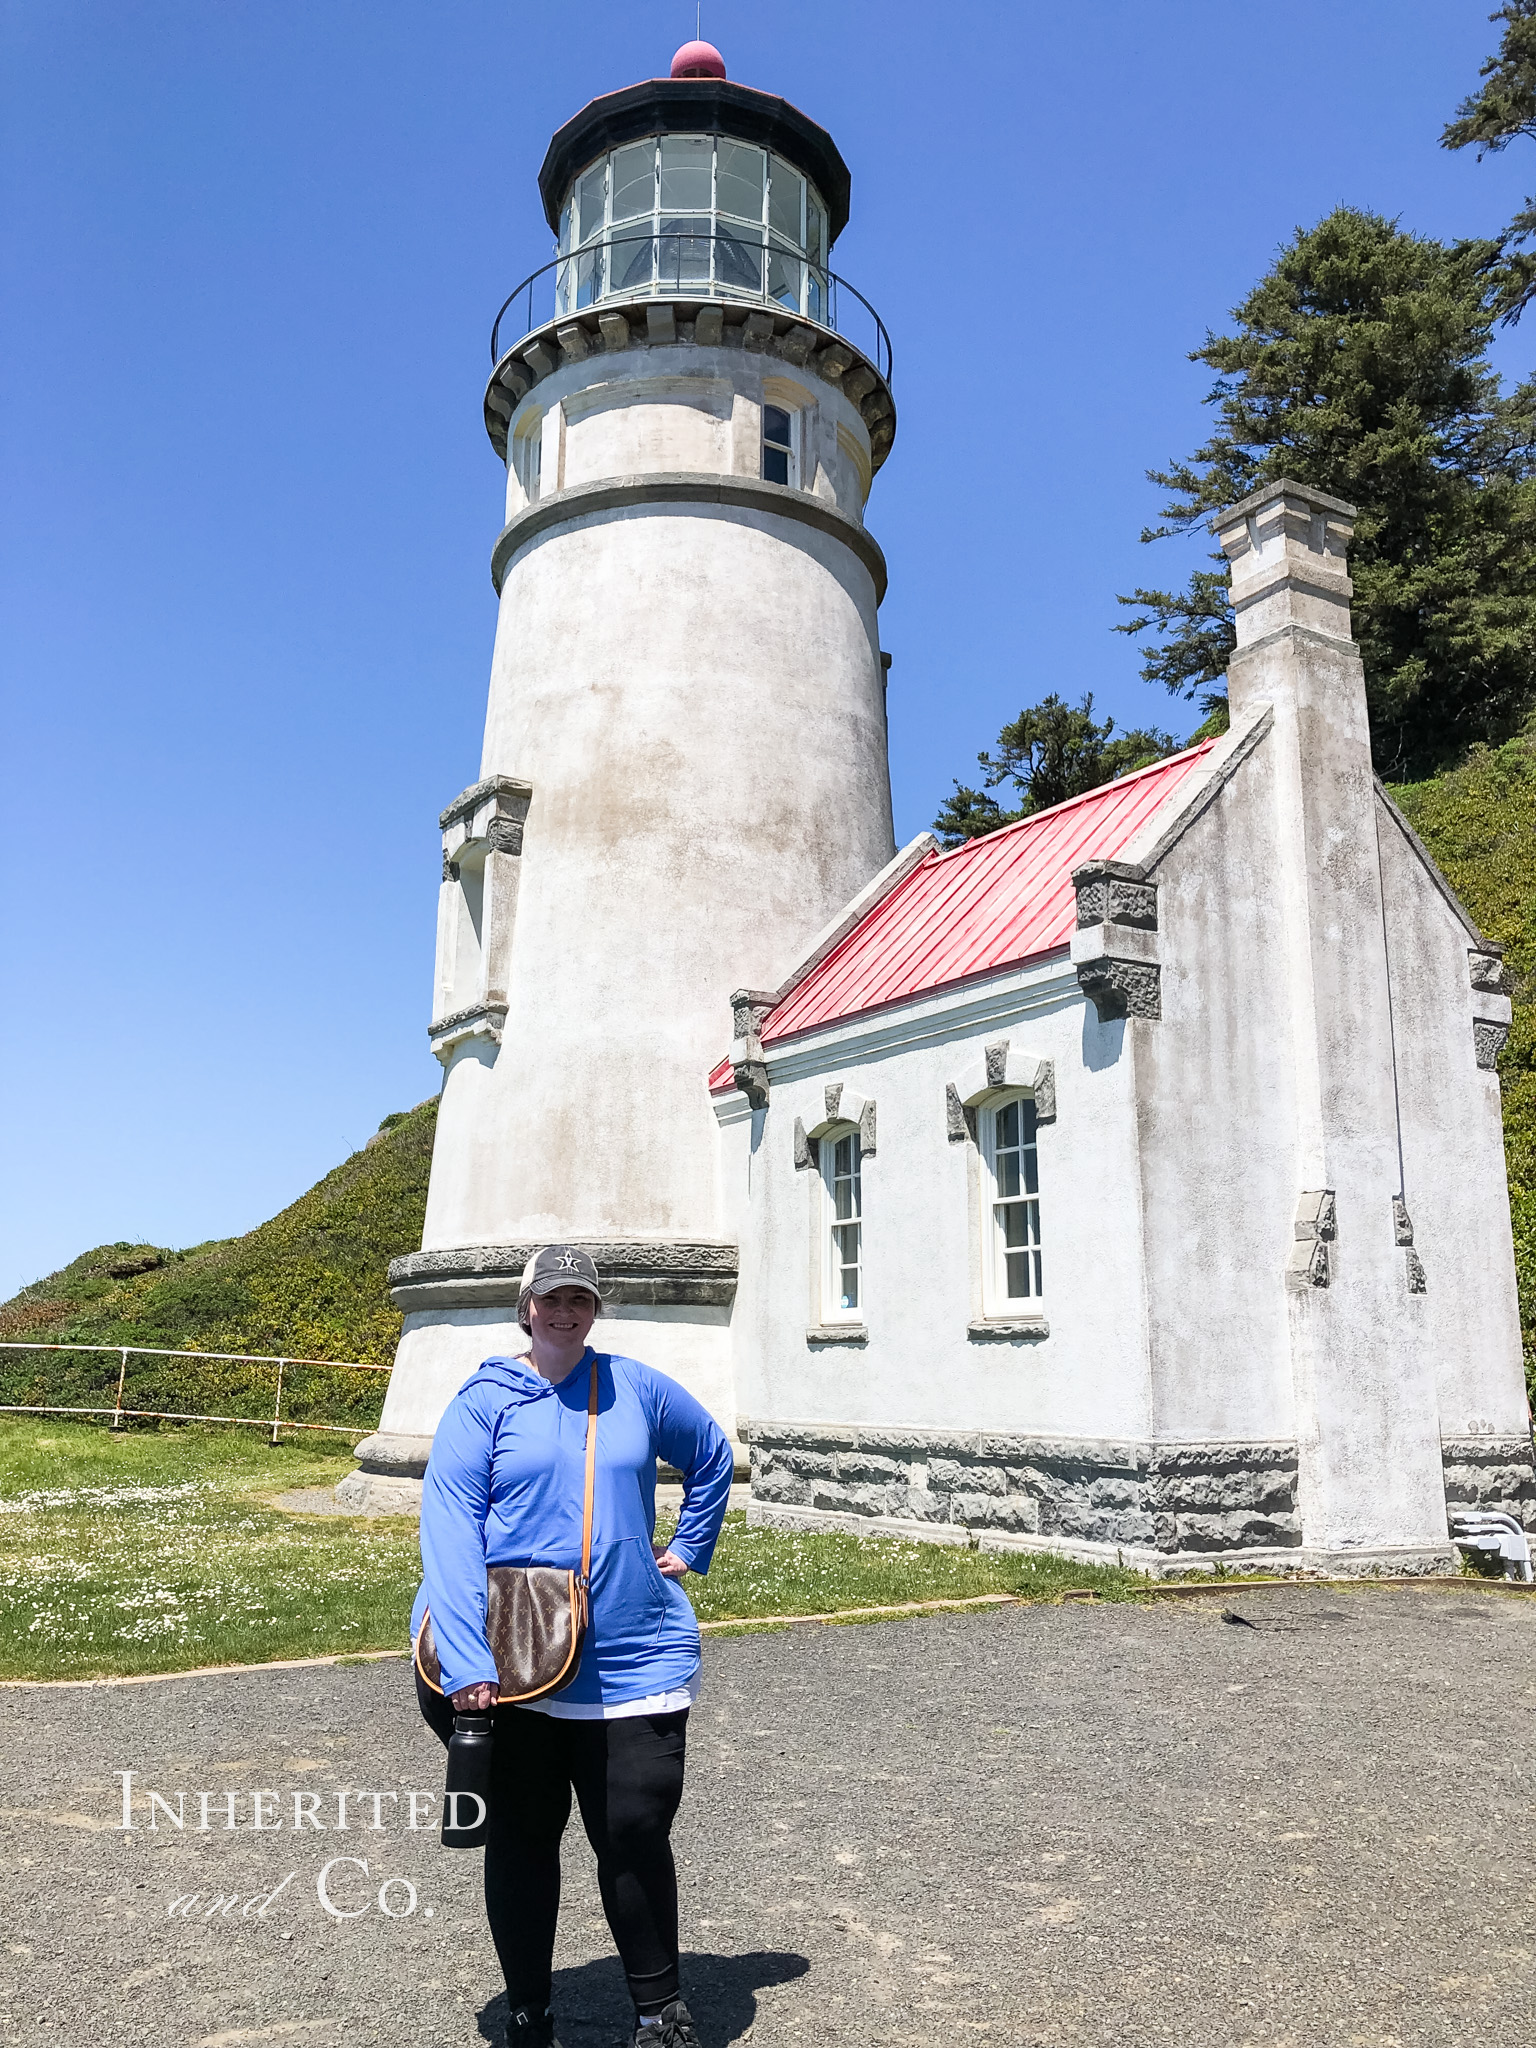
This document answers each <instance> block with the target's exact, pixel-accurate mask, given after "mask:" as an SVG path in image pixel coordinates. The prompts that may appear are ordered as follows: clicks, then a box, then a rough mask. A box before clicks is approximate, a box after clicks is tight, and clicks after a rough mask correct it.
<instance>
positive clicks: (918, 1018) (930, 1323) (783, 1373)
mask: <svg viewBox="0 0 1536 2048" xmlns="http://www.w3.org/2000/svg"><path fill="white" fill-rule="evenodd" d="M1000 1038H1006V1039H1007V1040H1008V1041H1009V1045H1010V1049H1011V1050H1012V1051H1014V1052H1017V1053H1021V1054H1024V1055H1026V1056H1029V1057H1032V1058H1036V1059H1049V1060H1052V1061H1053V1062H1054V1063H1055V1070H1056V1094H1057V1115H1056V1119H1055V1121H1054V1122H1052V1123H1045V1124H1042V1125H1041V1126H1040V1130H1039V1161H1040V1185H1041V1232H1042V1242H1043V1249H1044V1268H1045V1276H1046V1294H1045V1298H1044V1300H1043V1302H1042V1303H1041V1304H1039V1306H1040V1307H1041V1308H1043V1310H1044V1313H1045V1314H1046V1316H1047V1317H1048V1320H1049V1324H1050V1334H1049V1335H1048V1336H1046V1337H1044V1338H1038V1339H1036V1338H1030V1339H1012V1340H1007V1341H998V1340H997V1339H996V1338H991V1337H987V1338H979V1337H973V1336H971V1335H970V1334H969V1332H968V1326H969V1324H970V1322H971V1321H972V1319H973V1318H975V1317H976V1316H978V1314H979V1313H980V1309H981V1302H980V1252H979V1241H978V1240H977V1238H976V1235H975V1232H976V1230H977V1228H978V1227H979V1221H978V1220H977V1219H975V1218H974V1216H973V1210H974V1205H975V1202H976V1193H975V1192H974V1191H973V1186H972V1182H973V1180H974V1177H975V1176H976V1173H977V1167H978V1160H977V1155H976V1148H975V1147H974V1146H973V1145H972V1144H970V1143H969V1142H967V1143H964V1144H956V1143H951V1142H950V1140H949V1138H948V1135H947V1125H946V1117H945V1089H946V1084H948V1083H949V1082H951V1081H956V1080H958V1079H959V1078H960V1077H961V1076H962V1075H963V1074H965V1073H966V1072H967V1071H968V1070H969V1069H971V1068H973V1067H974V1065H975V1063H976V1062H977V1061H978V1060H979V1059H980V1057H981V1054H982V1048H983V1046H985V1045H988V1044H993V1043H995V1042H996V1041H997V1040H999V1039H1000ZM769 1074H770V1085H771V1095H770V1101H769V1106H768V1109H767V1111H766V1112H764V1113H761V1114H759V1115H758V1116H756V1117H754V1118H752V1119H751V1123H752V1125H753V1127H754V1136H755V1140H756V1143H755V1149H754V1150H753V1151H752V1152H751V1155H750V1192H749V1194H748V1195H747V1196H746V1201H747V1209H748V1214H749V1217H750V1223H749V1224H748V1226H747V1227H746V1229H745V1231H744V1235H743V1245H744V1249H745V1251H746V1254H747V1258H746V1260H745V1261H744V1267H745V1268H746V1269H745V1270H744V1274H743V1285H742V1290H741V1293H740V1295H739V1297H738V1303H737V1317H736V1361H737V1367H736V1369H737V1387H738V1403H739V1406H740V1409H741V1412H742V1414H743V1415H746V1416H749V1417H752V1418H774V1419H776V1420H780V1421H782V1420H786V1419H791V1420H795V1421H808V1422H835V1423H854V1424H860V1423H864V1424H890V1425H908V1426H912V1427H923V1428H928V1429H935V1430H945V1429H950V1430H956V1431H974V1430H998V1431H1011V1432H1020V1433H1026V1434H1032V1435H1040V1436H1049V1437H1117V1438H1124V1439H1138V1438H1142V1437H1144V1436H1145V1435H1146V1433H1147V1430H1148V1426H1149V1419H1150V1417H1149V1407H1148V1382H1147V1371H1146V1353H1145V1346H1144V1339H1143V1303H1142V1290H1141V1276H1140V1252H1139V1234H1138V1191H1137V1172H1136V1158H1135V1125H1134V1117H1133V1113H1132V1106H1131V1102H1132V1087H1133V1082H1132V1074H1131V1060H1130V1055H1129V1048H1128V1044H1127V1040H1126V1035H1125V1032H1124V1028H1123V1026H1122V1025H1119V1024H1111V1025H1101V1024H1100V1023H1099V1022H1098V1019H1097V1017H1096V1016H1095V1013H1094V1012H1093V1010H1092V1009H1091V1008H1090V1007H1089V1006H1088V1005H1087V1004H1086V1003H1085V1002H1084V1001H1083V999H1082V997H1081V996H1080V994H1079V993H1078V989H1077V983H1076V978H1075V976H1074V975H1073V973H1072V971H1071V969H1070V968H1067V967H1065V966H1064V964H1063V963H1062V962H1061V961H1060V960H1057V961H1055V962H1051V963H1047V964H1045V965H1042V966H1036V967H1034V968H1032V969H1029V970H1026V971H1024V972H1015V973H1012V974H1008V975H1003V976H999V977H996V978H994V979H992V980H990V981H988V982H986V983H985V984H981V985H979V986H978V987H976V988H973V989H969V990H965V991H960V992H956V993H952V994H950V995H947V996H939V997H929V998H927V999H924V1000H921V1001H918V1002H915V1003H911V1004H904V1005H902V1006H901V1007H900V1008H899V1009H898V1010H893V1011H888V1012H879V1013H876V1014H875V1015H873V1016H866V1017H861V1018H856V1019H853V1020H850V1021H849V1022H848V1023H846V1024H843V1025H841V1026H837V1027H834V1028H831V1029H829V1030H826V1031H822V1032H816V1033H810V1034H807V1036H806V1037H805V1038H803V1039H798V1040H795V1041H793V1042H792V1043H791V1044H790V1045H788V1046H785V1047H783V1048H778V1049H772V1051H771V1057H770V1059H769ZM835 1081H841V1082H843V1083H845V1084H846V1086H847V1087H848V1088H849V1089H850V1090H852V1091H857V1092H858V1093H859V1094H862V1095H865V1096H870V1097H873V1098H874V1101H875V1105H876V1120H877V1149H876V1152H875V1155H874V1157H872V1158H869V1159H866V1161H865V1162H864V1167H863V1200H864V1217H865V1222H864V1257H865V1276H864V1287H865V1310H864V1316H863V1320H864V1323H865V1325H866V1327H867V1329H868V1339H867V1342H866V1343H864V1344H861V1345H857V1346H855V1345H843V1344H825V1345H823V1344H817V1343H811V1342H808V1341H807V1330H808V1328H809V1327H810V1326H811V1325H812V1324H813V1323H814V1322H815V1321H816V1320H817V1313H818V1312H817V1310H816V1306H815V1302H814V1297H813V1272H814V1270H815V1265H816V1260H817V1259H818V1258H819V1256H820V1251H821V1244H820V1239H821V1231H820V1226H819V1223H818V1222H817V1221H816V1220H815V1215H816V1211H815V1204H816V1202H817V1201H818V1199H819V1182H820V1176H819V1174H818V1173H817V1172H816V1171H814V1170H811V1171H806V1170H799V1171H797V1170H796V1167H795V1164H794V1124H795V1119H796V1117H797V1116H798V1117H799V1118H801V1120H802V1121H803V1122H804V1124H805V1126H806V1128H807V1129H810V1128H813V1127H814V1126H815V1125H816V1124H818V1123H821V1122H823V1121H824V1091H825V1088H826V1085H827V1084H828V1083H829V1082H835ZM739 1103H740V1098H739V1097H738V1098H735V1104H736V1105H739ZM733 1114H735V1115H737V1116H739V1115H740V1109H739V1106H737V1107H735V1108H734V1109H733ZM739 1128H740V1127H739V1126H735V1125H733V1126H732V1129H733V1130H736V1129H739ZM743 1149H744V1148H741V1147H740V1146H738V1149H737V1151H736V1154H735V1160H736V1164H735V1167H734V1171H735V1173H736V1175H737V1177H738V1185H740V1182H741V1181H742V1180H744V1179H745V1178H746V1176H745V1173H744V1172H743V1168H744V1166H745V1165H746V1161H745V1159H743V1157H742V1150H743ZM1027 1306H1028V1307H1030V1308H1031V1309H1033V1308H1034V1307H1035V1306H1036V1304H1034V1303H1030V1304H1028V1305H1027Z"/></svg>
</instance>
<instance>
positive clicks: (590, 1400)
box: [581, 1351, 597, 1585]
mask: <svg viewBox="0 0 1536 2048" xmlns="http://www.w3.org/2000/svg"><path fill="white" fill-rule="evenodd" d="M596 1480H597V1353H596V1352H595V1351H594V1352H593V1354H592V1376H591V1381H590V1384H589V1385H588V1388H587V1483H586V1488H585V1491H584V1492H583V1494H582V1500H581V1582H582V1584H583V1585H586V1583H587V1582H588V1580H589V1579H590V1578H591V1576H592V1492H593V1488H594V1486H595V1485H596Z"/></svg>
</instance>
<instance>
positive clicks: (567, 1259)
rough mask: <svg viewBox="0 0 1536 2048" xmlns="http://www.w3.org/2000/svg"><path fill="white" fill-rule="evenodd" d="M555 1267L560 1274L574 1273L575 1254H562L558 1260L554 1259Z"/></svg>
mask: <svg viewBox="0 0 1536 2048" xmlns="http://www.w3.org/2000/svg"><path fill="white" fill-rule="evenodd" d="M555 1266H556V1269H557V1270H558V1271H559V1272H561V1273H574V1272H575V1271H576V1254H575V1253H574V1252H562V1253H561V1254H560V1256H559V1258H558V1259H556V1261H555Z"/></svg>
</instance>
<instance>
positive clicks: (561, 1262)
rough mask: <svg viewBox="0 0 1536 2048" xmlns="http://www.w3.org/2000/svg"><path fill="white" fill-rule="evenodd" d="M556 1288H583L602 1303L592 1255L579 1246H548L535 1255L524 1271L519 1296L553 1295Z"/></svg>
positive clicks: (601, 1292) (599, 1282) (601, 1289)
mask: <svg viewBox="0 0 1536 2048" xmlns="http://www.w3.org/2000/svg"><path fill="white" fill-rule="evenodd" d="M557 1287H584V1288H585V1289H586V1290H587V1292H588V1294H591V1295H595V1296H596V1297H597V1299H598V1300H599V1301H601V1300H602V1298H603V1288H602V1283H601V1281H600V1280H599V1279H598V1277H597V1267H596V1266H595V1265H594V1264H593V1263H592V1254H591V1253H590V1252H584V1251H583V1250H582V1248H581V1246H580V1245H577V1244H547V1245H545V1246H544V1247H543V1249H542V1250H540V1251H536V1252H535V1253H534V1255H533V1257H532V1258H531V1259H530V1260H529V1261H528V1263H527V1265H526V1266H524V1268H523V1277H522V1280H521V1282H520V1283H519V1286H518V1292H519V1294H553V1293H554V1291H555V1289H556V1288H557Z"/></svg>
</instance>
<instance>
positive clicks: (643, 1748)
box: [416, 1672, 688, 2015]
mask: <svg viewBox="0 0 1536 2048" xmlns="http://www.w3.org/2000/svg"><path fill="white" fill-rule="evenodd" d="M416 1697H417V1699H418V1701H419V1702H420V1704H421V1711H422V1714H423V1716H424V1717H425V1718H426V1720H427V1722H428V1723H429V1724H430V1726H431V1728H432V1731H433V1733H434V1734H435V1735H436V1736H437V1737H438V1738H439V1740H440V1741H442V1742H444V1743H446V1742H447V1740H448V1738H449V1736H450V1735H451V1734H452V1733H453V1708H452V1706H451V1705H450V1704H449V1702H448V1701H447V1700H445V1699H443V1698H442V1697H441V1696H440V1695H439V1694H437V1693H434V1692H432V1691H431V1690H430V1689H429V1688H428V1687H427V1686H426V1685H424V1684H423V1683H422V1680H421V1674H420V1673H419V1672H418V1673H417V1675H416ZM494 1721H495V1729H496V1747H495V1751H494V1753H493V1758H492V1764H491V1797H490V1816H489V1819H490V1833H489V1835H488V1836H487V1839H486V1844H485V1912H486V1918H487V1919H488V1920H489V1921H490V1923H491V1939H492V1940H493V1941H494V1942H495V1944H496V1954H497V1957H498V1959H499V1961H500V1963H501V1968H502V1974H503V1976H505V1978H506V1980H507V2000H508V2003H509V2004H510V2005H511V2007H512V2009H513V2011H514V2012H515V2011H516V2010H517V2008H518V2007H519V2006H520V2005H526V2006H528V2007H530V2008H531V2009H532V2010H533V2011H534V2012H537V2013H541V2012H543V2011H544V2010H545V2008H546V2007H547V2006H548V2004H549V1999H550V1973H551V1968H552V1964H553V1959H554V1953H555V1922H556V1920H557V1918H558V1916H559V1912H560V1837H561V1836H562V1835H563V1834H564V1832H565V1824H566V1822H567V1821H568V1820H569V1819H570V1814H571V1791H572V1788H573V1787H574V1789H575V1793H576V1799H577V1803H578V1805H579V1806H580V1808H581V1820H582V1825H583V1827H585V1829H586V1831H587V1840H588V1841H589V1842H590V1843H591V1844H592V1848H593V1852H594V1853H595V1855H596V1857H597V1883H598V1889H599V1891H600V1892H601V1893H602V1898H603V1911H604V1913H606V1914H607V1916H608V1925H609V1927H610V1928H611V1929H612V1932H613V1940H614V1946H615V1947H616V1948H617V1949H618V1952H619V1959H620V1961H621V1962H622V1963H623V1965H624V1975H625V1977H626V1978H627V1979H628V1980H629V1991H630V1996H631V1997H632V1998H633V1999H634V2001H635V2005H636V2007H637V2009H638V2010H639V2011H640V2012H641V2013H642V2014H646V2015H648V2014H650V2013H656V2012H660V2011H661V2009H662V2007H663V2006H664V2005H667V2004H670V2002H671V2001H672V2000H673V1999H674V1998H676V1997H677V1993H678V1982H677V1870H676V1867H675V1866H674V1864H673V1861H672V1845H671V1842H670V1840H669V1839H668V1837H669V1835H670V1833H671V1828H672V1820H673V1816H674V1815H675V1814H676V1812H677V1808H678V1802H679V1801H680V1800H681V1798H682V1796H683V1755H684V1750H685V1748H686V1745H687V1739H688V1736H687V1730H688V1715H687V1711H686V1709H685V1710H684V1711H683V1712H682V1713H680V1714H636V1715H634V1716H633V1717H631V1718H628V1719H625V1720H620V1721H566V1720H557V1719H556V1718H555V1717H554V1715H552V1714H536V1713H533V1712H531V1711H530V1710H529V1709H528V1708H526V1707H497V1708H496V1709H495V1711H494Z"/></svg>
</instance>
